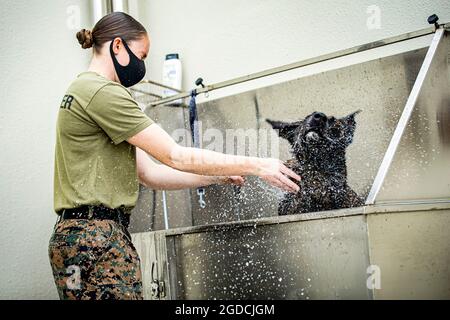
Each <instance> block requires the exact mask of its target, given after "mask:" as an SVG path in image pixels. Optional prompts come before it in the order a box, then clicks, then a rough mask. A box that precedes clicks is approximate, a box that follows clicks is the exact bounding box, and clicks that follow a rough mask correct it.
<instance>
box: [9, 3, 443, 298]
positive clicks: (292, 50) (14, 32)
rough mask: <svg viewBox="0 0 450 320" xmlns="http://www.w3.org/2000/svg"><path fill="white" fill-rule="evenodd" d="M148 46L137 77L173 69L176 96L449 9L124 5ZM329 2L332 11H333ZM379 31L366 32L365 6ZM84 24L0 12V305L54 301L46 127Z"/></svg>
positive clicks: (37, 13) (32, 9) (74, 62)
mask: <svg viewBox="0 0 450 320" xmlns="http://www.w3.org/2000/svg"><path fill="white" fill-rule="evenodd" d="M130 2H131V3H130V9H131V10H134V12H138V15H139V17H138V18H139V19H140V20H141V21H142V22H143V23H144V25H145V26H146V27H147V28H148V30H149V31H150V34H151V38H152V47H151V53H150V57H149V62H148V67H149V72H148V74H147V76H148V77H150V78H151V79H154V80H158V81H161V70H162V68H161V67H162V62H163V60H164V55H165V54H166V53H170V52H178V53H180V55H181V58H182V60H183V68H184V73H185V77H184V88H185V89H189V88H191V87H192V86H193V83H194V81H195V79H196V78H197V77H198V76H202V77H203V78H204V79H205V82H206V83H214V82H218V81H222V80H226V79H230V78H233V77H237V76H241V75H244V74H248V73H252V72H256V71H260V70H263V69H266V68H270V67H274V66H278V65H283V64H286V63H290V62H294V61H298V60H301V59H304V58H308V57H313V56H317V55H320V54H323V53H328V52H332V51H335V50H338V49H343V48H347V47H350V46H354V45H358V44H362V43H366V42H369V41H374V40H377V39H382V38H385V37H387V36H392V35H396V34H400V33H404V32H407V31H411V30H416V29H420V28H424V27H426V26H427V23H426V18H427V16H428V15H430V14H431V13H437V14H438V15H439V16H440V17H441V21H450V1H448V0H433V1H424V0H410V1H407V0H401V1H400V0H397V1H379V0H376V1H358V0H353V1H324V0H322V1H306V0H302V1H300V0H290V1H289V0H246V1H242V0H227V1H212V0H209V1H208V0H189V1H185V0H171V1H168V0H149V1H145V0H132V1H131V0H130ZM338 3H339V4H338ZM372 4H375V5H378V7H379V8H380V10H381V29H374V30H369V29H368V28H367V26H366V21H367V18H368V16H369V15H368V14H367V12H366V10H367V8H368V6H369V5H372ZM71 5H76V6H78V7H79V8H80V10H81V26H82V27H92V24H91V23H90V17H89V13H88V5H89V2H88V1H85V0H73V1H69V0H65V1H61V0H52V1H26V0H7V1H2V9H1V13H0V35H1V39H2V49H1V50H0V67H1V68H0V71H1V72H0V90H1V98H2V99H1V102H0V135H1V138H2V144H3V148H2V154H1V156H0V161H1V171H0V194H1V201H0V210H1V214H0V228H1V229H0V231H1V232H0V259H1V260H0V261H1V267H0V268H1V269H0V298H6V299H7V298H11V299H15V298H56V290H55V288H54V285H53V280H52V276H51V271H50V267H49V262H48V257H47V243H48V239H49V236H50V233H51V229H52V226H53V224H54V222H55V216H54V213H53V210H52V197H53V156H54V141H55V135H54V130H55V121H56V115H57V112H58V108H59V103H60V100H61V99H62V96H63V94H64V92H65V90H66V88H67V86H68V84H69V83H70V81H71V80H72V79H73V78H74V77H75V76H76V75H77V73H79V72H81V71H82V70H84V69H85V68H86V66H87V63H88V58H89V54H90V53H89V52H88V51H82V50H81V49H80V48H79V46H78V44H77V42H76V40H75V36H74V34H75V31H76V30H72V29H70V28H69V27H68V25H67V24H68V23H69V24H70V23H71V20H70V17H71V16H70V13H69V14H68V13H67V9H70V8H71V7H70V6H71Z"/></svg>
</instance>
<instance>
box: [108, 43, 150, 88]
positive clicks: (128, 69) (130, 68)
mask: <svg viewBox="0 0 450 320" xmlns="http://www.w3.org/2000/svg"><path fill="white" fill-rule="evenodd" d="M121 40H122V42H123V45H124V46H125V49H127V52H128V56H129V57H130V62H129V63H128V65H126V66H122V65H121V64H120V63H119V62H118V61H117V59H116V56H115V54H114V52H113V42H114V41H111V45H110V47H109V52H110V54H111V59H112V61H113V63H114V69H116V73H117V76H118V77H119V80H120V83H121V84H122V85H123V86H124V87H131V86H133V85H135V84H136V83H138V82H139V81H141V80H142V79H143V78H144V76H145V63H144V61H142V60H141V59H139V58H138V57H136V55H135V54H134V53H133V51H131V50H130V48H129V47H128V45H127V44H126V42H125V41H124V40H123V39H121Z"/></svg>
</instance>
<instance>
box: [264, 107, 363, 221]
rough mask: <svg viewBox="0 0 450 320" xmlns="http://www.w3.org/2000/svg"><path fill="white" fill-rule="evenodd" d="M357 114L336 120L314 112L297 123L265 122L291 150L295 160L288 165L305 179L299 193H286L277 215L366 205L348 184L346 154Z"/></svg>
mask: <svg viewBox="0 0 450 320" xmlns="http://www.w3.org/2000/svg"><path fill="white" fill-rule="evenodd" d="M358 112H359V111H357V112H354V113H352V114H350V115H348V116H346V117H343V118H339V119H336V118H335V117H327V116H326V115H325V114H323V113H321V112H313V113H312V114H310V115H308V116H307V117H306V118H305V119H303V120H300V121H296V122H283V121H274V120H269V119H266V121H267V122H268V123H269V124H270V125H271V126H272V128H273V129H275V130H277V131H278V134H279V136H280V137H281V138H284V139H286V140H287V141H288V142H289V143H290V146H291V153H292V155H293V156H294V158H293V159H291V160H288V161H287V162H286V165H287V166H288V167H289V168H291V169H292V170H293V171H294V172H295V173H297V174H298V175H300V177H301V178H302V179H301V181H300V182H297V183H298V185H299V186H300V191H299V192H297V193H286V194H285V195H284V198H283V199H282V200H281V202H280V203H279V207H278V214H279V215H288V214H296V213H306V212H317V211H324V210H333V209H340V208H350V207H356V206H361V205H363V203H364V201H363V199H362V198H361V197H359V196H358V195H357V194H356V192H354V191H353V190H352V189H351V188H350V187H349V186H348V184H347V166H346V159H345V153H346V149H347V147H348V146H349V145H350V144H351V143H352V141H353V135H354V132H355V128H356V121H355V115H356V114H357V113H358Z"/></svg>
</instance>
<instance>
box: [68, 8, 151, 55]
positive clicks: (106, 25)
mask: <svg viewBox="0 0 450 320" xmlns="http://www.w3.org/2000/svg"><path fill="white" fill-rule="evenodd" d="M145 34H147V30H145V28H144V26H143V25H142V24H140V23H139V22H138V21H137V20H135V19H134V18H133V17H132V16H130V15H128V14H126V13H123V12H113V13H110V14H107V15H106V16H104V17H103V18H101V19H100V20H98V22H97V23H96V24H95V26H94V29H92V31H90V30H87V29H81V30H80V31H78V32H77V39H78V42H79V44H80V45H81V47H82V48H83V49H87V48H90V47H92V46H93V47H94V49H95V50H96V51H98V50H99V49H100V48H101V47H102V46H103V44H104V43H105V42H108V41H111V40H113V39H114V38H116V37H120V38H122V39H123V40H125V41H126V42H129V41H133V40H139V39H141V38H142V36H144V35H145Z"/></svg>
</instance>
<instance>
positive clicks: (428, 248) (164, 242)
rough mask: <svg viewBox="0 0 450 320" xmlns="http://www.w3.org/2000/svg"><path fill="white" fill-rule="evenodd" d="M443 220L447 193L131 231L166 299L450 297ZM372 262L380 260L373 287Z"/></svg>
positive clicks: (449, 208)
mask: <svg viewBox="0 0 450 320" xmlns="http://www.w3.org/2000/svg"><path fill="white" fill-rule="evenodd" d="M449 225H450V205H449V204H448V203H429V204H419V205H411V204H409V205H407V204H404V205H397V206H391V207H383V206H367V207H361V208H355V209H342V210H336V211H329V212H322V213H317V214H306V215H301V216H288V217H286V216H285V217H269V218H262V219H256V220H248V221H245V222H244V221H243V222H239V223H224V224H216V225H211V226H202V227H190V228H181V229H174V230H167V231H158V232H146V233H140V234H134V235H133V241H134V243H135V244H136V247H137V249H138V252H139V254H140V256H141V259H142V265H143V270H144V287H145V288H146V289H145V292H146V298H147V299H155V297H153V296H152V295H151V293H150V291H151V290H150V288H151V282H152V280H153V279H158V280H159V281H161V282H164V288H165V295H164V296H163V297H160V298H162V299H419V298H420V299H450V270H449V265H450V235H449V233H448V227H449ZM155 263H156V266H157V268H156V269H155V272H154V274H153V278H152V276H151V273H150V269H151V265H152V264H155ZM369 266H375V267H376V269H377V270H379V274H377V277H378V280H379V281H380V282H379V283H376V284H375V286H374V287H371V288H368V285H367V283H368V279H369V277H370V276H371V273H372V272H373V270H376V269H368V268H369ZM377 272H378V271H377ZM377 277H375V278H377Z"/></svg>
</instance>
